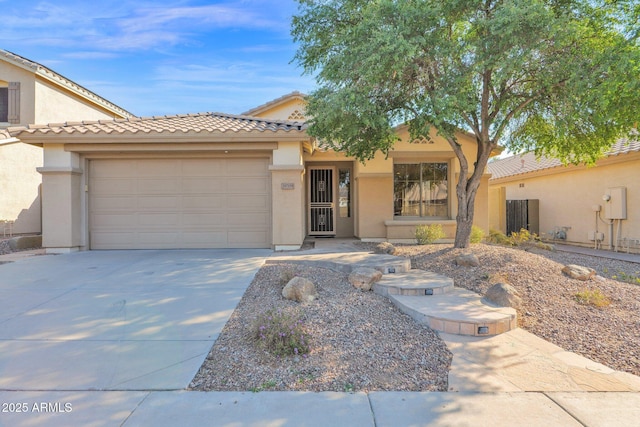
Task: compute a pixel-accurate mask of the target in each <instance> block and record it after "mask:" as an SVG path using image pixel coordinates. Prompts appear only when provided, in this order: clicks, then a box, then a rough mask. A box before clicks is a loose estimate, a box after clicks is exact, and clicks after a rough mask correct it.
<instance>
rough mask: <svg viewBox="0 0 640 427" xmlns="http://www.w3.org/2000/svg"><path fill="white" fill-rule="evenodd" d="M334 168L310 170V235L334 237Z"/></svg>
mask: <svg viewBox="0 0 640 427" xmlns="http://www.w3.org/2000/svg"><path fill="white" fill-rule="evenodd" d="M333 177H334V170H333V169H332V168H324V169H315V168H314V169H310V170H309V234H311V235H316V236H320V235H326V236H333V235H335V234H336V231H335V229H336V228H335V203H334V189H333Z"/></svg>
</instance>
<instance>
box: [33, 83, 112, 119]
mask: <svg viewBox="0 0 640 427" xmlns="http://www.w3.org/2000/svg"><path fill="white" fill-rule="evenodd" d="M31 108H33V109H34V120H35V122H29V123H38V124H43V123H61V122H62V123H63V122H66V121H74V120H102V119H114V118H118V117H119V116H118V117H116V116H115V115H114V114H113V113H110V112H108V111H105V110H104V109H102V108H100V107H98V106H97V105H95V104H91V103H89V102H88V101H86V100H84V99H82V98H80V97H78V96H76V95H73V94H71V93H70V92H67V91H65V90H64V89H62V88H60V87H56V86H54V85H52V84H51V83H50V82H48V81H46V80H42V79H37V80H36V81H35V104H34V105H33V107H31Z"/></svg>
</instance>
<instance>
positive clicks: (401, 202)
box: [393, 163, 449, 218]
mask: <svg viewBox="0 0 640 427" xmlns="http://www.w3.org/2000/svg"><path fill="white" fill-rule="evenodd" d="M393 172H394V183H393V184H394V198H393V199H394V215H396V216H415V217H433V218H447V217H448V216H449V194H448V193H449V191H448V188H449V187H448V180H447V176H448V165H447V163H411V164H396V165H394V171H393Z"/></svg>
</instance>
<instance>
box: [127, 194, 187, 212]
mask: <svg viewBox="0 0 640 427" xmlns="http://www.w3.org/2000/svg"><path fill="white" fill-rule="evenodd" d="M137 202H138V208H139V209H141V210H145V211H146V210H150V209H172V210H176V209H179V208H180V197H179V196H140V198H139V199H138V201H137Z"/></svg>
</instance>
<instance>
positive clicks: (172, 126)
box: [8, 113, 306, 137]
mask: <svg viewBox="0 0 640 427" xmlns="http://www.w3.org/2000/svg"><path fill="white" fill-rule="evenodd" d="M305 129H306V124H304V123H302V122H291V121H287V120H269V119H261V118H257V117H249V116H237V115H230V114H222V113H200V114H180V115H172V116H154V117H132V118H128V119H115V120H95V121H81V122H65V123H50V124H48V125H29V126H21V127H12V128H8V131H9V133H10V134H11V135H12V136H20V137H26V136H28V135H33V136H38V135H41V136H45V135H57V134H65V135H73V134H79V135H99V134H102V135H116V134H129V135H132V134H150V133H153V134H165V133H166V134H176V133H183V134H186V133H196V134H199V133H211V132H221V133H227V132H228V133H238V132H280V131H283V132H304V130H305Z"/></svg>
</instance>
